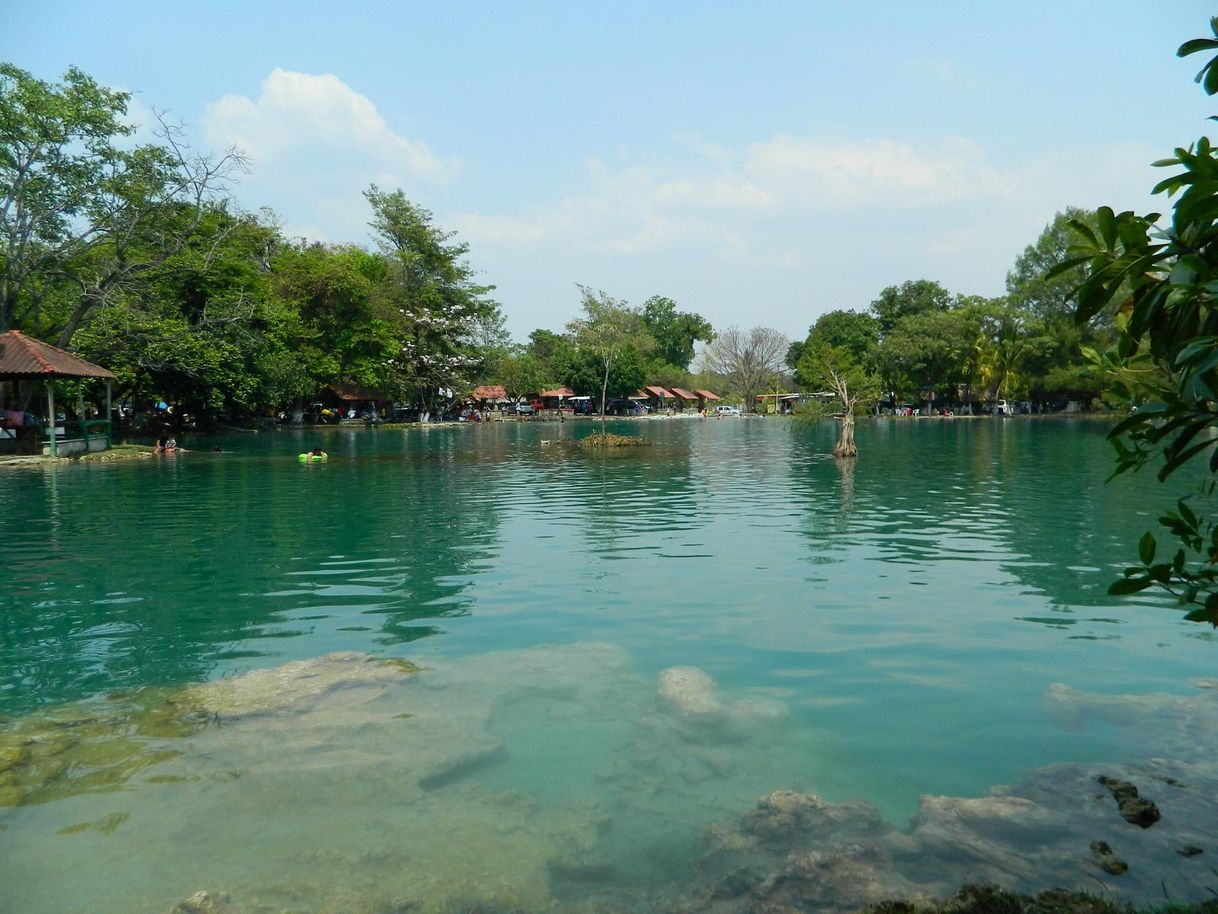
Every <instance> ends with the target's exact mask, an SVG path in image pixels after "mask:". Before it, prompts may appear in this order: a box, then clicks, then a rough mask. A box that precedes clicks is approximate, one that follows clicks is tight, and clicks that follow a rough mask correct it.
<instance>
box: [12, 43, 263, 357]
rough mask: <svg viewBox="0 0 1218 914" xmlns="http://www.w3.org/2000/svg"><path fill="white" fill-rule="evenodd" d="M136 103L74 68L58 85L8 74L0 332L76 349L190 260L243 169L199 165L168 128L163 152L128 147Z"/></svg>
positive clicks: (202, 160) (234, 164) (232, 164)
mask: <svg viewBox="0 0 1218 914" xmlns="http://www.w3.org/2000/svg"><path fill="white" fill-rule="evenodd" d="M129 100H130V96H129V94H128V93H125V92H116V91H113V90H110V89H107V88H105V87H103V86H100V85H98V83H97V82H96V81H95V80H93V79H92V78H90V77H89V76H87V75H85V74H84V73H82V72H81V71H80V70H77V69H75V68H72V69H69V70H68V72H67V73H66V74H65V75H64V78H63V81H62V82H61V83H58V84H52V83H47V82H43V81H41V80H38V79H35V78H34V77H33V76H31V75H30V74H29V73H27V72H26V71H24V70H21V69H19V68H18V67H15V66H12V65H11V64H0V245H2V246H3V251H2V256H0V331H4V330H7V329H10V328H12V327H23V328H26V329H29V330H31V331H32V332H34V333H35V334H38V335H40V336H49V337H54V338H55V340H56V342H58V343H59V345H61V346H67V345H69V344H70V343H71V340H72V337H73V335H74V334H75V333H76V331H77V330H78V329H80V327H81V326H82V325H83V324H84V323H85V322H86V321H87V320H89V319H90V318H91V317H92V315H93V314H94V313H95V312H96V311H97V310H98V309H99V308H101V307H103V306H105V305H107V304H110V303H112V302H113V301H115V300H116V299H118V298H120V297H121V296H122V295H123V294H125V292H126V291H127V290H128V289H129V287H130V285H131V284H132V282H133V281H135V280H136V279H137V278H138V277H139V276H140V275H141V274H142V273H145V272H147V271H148V270H150V269H153V268H154V267H156V266H157V265H159V264H161V263H163V262H164V261H165V260H166V259H167V258H169V257H171V256H173V255H174V254H176V253H177V252H179V251H180V250H182V248H183V247H184V246H185V245H186V244H187V243H188V241H189V239H190V238H192V237H193V236H194V235H195V232H196V230H197V229H198V227H199V224H200V221H201V220H202V219H203V217H204V215H205V214H206V212H207V210H208V206H209V204H210V203H212V202H213V201H214V200H215V199H216V198H217V195H218V193H219V192H220V191H221V190H223V187H224V184H225V181H226V179H227V178H228V177H229V176H230V175H231V174H232V172H233V171H234V169H238V168H241V167H243V165H244V162H243V160H242V159H241V157H240V156H239V155H237V154H236V153H234V152H230V153H229V154H227V155H225V156H223V157H221V158H219V159H213V158H211V157H208V156H203V155H197V154H195V153H194V152H192V151H191V150H190V148H189V147H188V146H187V145H186V144H185V142H184V141H183V139H182V134H181V132H180V131H179V130H177V129H175V128H174V127H173V126H172V125H170V124H168V123H166V122H164V121H159V122H158V130H157V132H158V139H159V140H160V142H158V143H147V144H142V145H136V146H134V147H129V146H128V145H127V144H125V143H124V142H123V141H124V140H125V139H126V138H127V137H129V136H130V135H131V134H132V133H133V132H134V128H133V127H132V126H131V125H130V124H128V123H127V122H126V120H125V117H126V114H127V105H128V102H129ZM48 303H54V304H56V305H57V306H58V307H57V308H55V309H54V312H53V313H48V312H47V310H46V309H44V305H46V304H48Z"/></svg>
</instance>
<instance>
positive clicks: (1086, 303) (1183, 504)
mask: <svg viewBox="0 0 1218 914" xmlns="http://www.w3.org/2000/svg"><path fill="white" fill-rule="evenodd" d="M1210 28H1211V30H1212V32H1213V34H1214V37H1213V38H1200V39H1196V40H1193V41H1188V42H1186V43H1185V44H1183V45H1181V46H1180V48H1179V50H1178V51H1177V54H1178V56H1180V57H1185V56H1188V55H1190V54H1194V53H1197V52H1199V51H1218V17H1215V18H1213V19H1211V20H1210ZM1197 81H1198V82H1199V83H1201V85H1202V86H1203V88H1204V89H1205V92H1206V93H1207V94H1208V95H1214V94H1215V93H1218V56H1215V57H1214V58H1212V59H1211V60H1210V61H1209V62H1208V63H1206V65H1205V66H1204V67H1202V69H1201V72H1200V73H1198V75H1197ZM1154 164H1155V166H1157V167H1160V168H1179V169H1180V170H1179V171H1177V172H1176V173H1174V174H1172V175H1171V176H1169V177H1167V178H1165V179H1164V180H1162V181H1160V182H1159V184H1158V185H1157V186H1156V187H1155V189H1154V193H1156V194H1159V193H1166V194H1167V195H1169V196H1176V195H1177V194H1178V195H1179V196H1178V197H1176V200H1175V203H1174V205H1173V207H1172V212H1171V220H1170V223H1169V224H1168V225H1167V226H1166V227H1165V228H1159V227H1157V223H1158V221H1159V218H1160V216H1159V214H1158V213H1149V214H1147V215H1144V216H1139V215H1136V214H1134V213H1133V212H1122V213H1114V212H1113V211H1112V209H1110V208H1108V207H1101V208H1100V209H1099V210H1098V211H1097V225H1096V228H1095V230H1092V229H1091V228H1090V227H1088V226H1087V225H1086V224H1084V223H1083V222H1081V221H1075V222H1074V223H1072V225H1073V227H1074V229H1075V231H1076V232H1077V234H1078V237H1079V238H1080V239H1081V241H1080V243H1079V244H1078V245H1076V247H1075V251H1076V256H1075V257H1073V258H1071V259H1070V260H1067V261H1066V262H1064V263H1062V264H1061V265H1059V266H1058V267H1057V268H1055V269H1054V270H1052V271H1050V273H1049V274H1048V275H1049V277H1053V276H1055V275H1058V274H1060V273H1063V272H1065V271H1067V270H1069V269H1070V268H1072V267H1076V266H1078V265H1079V264H1086V265H1087V267H1088V272H1087V278H1086V279H1085V280H1084V281H1083V282H1082V284H1081V285H1079V286H1078V288H1077V295H1078V306H1077V310H1076V314H1075V316H1076V318H1077V320H1078V321H1080V322H1085V321H1088V320H1090V319H1091V318H1092V317H1094V316H1095V315H1096V314H1097V313H1099V312H1100V311H1101V310H1102V309H1103V308H1104V307H1105V306H1106V305H1108V304H1109V303H1110V302H1112V301H1114V300H1115V301H1117V302H1119V303H1120V308H1121V311H1120V315H1119V318H1120V321H1121V334H1120V337H1119V339H1118V342H1117V345H1116V347H1115V349H1114V350H1110V351H1107V352H1104V353H1103V354H1099V353H1092V357H1093V359H1094V361H1095V362H1096V363H1097V364H1098V365H1100V366H1101V367H1102V368H1103V369H1105V370H1106V372H1107V373H1108V375H1109V376H1110V377H1111V378H1112V379H1113V393H1115V394H1116V395H1117V396H1120V397H1122V398H1125V399H1126V400H1127V401H1129V402H1132V403H1135V404H1136V403H1138V402H1139V401H1145V402H1144V405H1141V406H1138V407H1137V409H1136V410H1135V412H1134V413H1133V414H1132V415H1131V416H1129V418H1127V419H1125V420H1124V421H1123V422H1121V423H1119V424H1118V425H1117V426H1116V427H1115V428H1113V429H1112V431H1111V432H1110V433H1109V436H1108V437H1109V440H1110V441H1111V442H1112V445H1113V447H1114V448H1115V449H1116V453H1117V458H1116V470H1115V472H1114V474H1113V475H1114V476H1116V475H1120V474H1121V473H1125V472H1128V471H1130V470H1138V469H1140V468H1142V467H1144V466H1146V465H1147V464H1148V463H1151V462H1155V463H1159V470H1158V477H1159V480H1160V481H1163V480H1166V479H1167V478H1168V477H1169V476H1171V475H1172V474H1173V473H1175V472H1176V471H1177V470H1179V469H1180V468H1181V467H1184V466H1185V465H1186V464H1190V463H1192V462H1193V461H1195V460H1205V461H1206V462H1207V464H1208V467H1207V468H1208V472H1207V473H1205V474H1204V476H1203V479H1202V480H1201V482H1199V483H1198V485H1197V488H1196V490H1195V492H1194V493H1193V494H1192V495H1191V496H1189V497H1187V498H1184V499H1181V500H1180V501H1178V502H1177V504H1176V508H1175V510H1169V511H1167V512H1166V513H1165V514H1164V515H1163V516H1162V517H1161V518H1159V523H1160V524H1161V525H1162V526H1163V527H1164V528H1165V529H1166V530H1167V532H1168V533H1169V534H1170V535H1171V537H1172V538H1174V539H1175V540H1176V541H1177V543H1178V544H1179V546H1178V548H1177V549H1176V550H1175V552H1174V553H1173V554H1172V555H1170V556H1169V557H1164V556H1161V555H1160V550H1159V548H1158V542H1157V540H1156V539H1155V536H1154V535H1153V534H1152V533H1149V532H1147V533H1145V534H1144V535H1143V536H1142V539H1141V541H1140V542H1139V545H1138V557H1139V561H1140V564H1139V565H1138V566H1137V567H1133V568H1128V569H1126V571H1125V576H1124V577H1123V578H1122V579H1120V580H1118V581H1116V582H1115V583H1114V584H1112V586H1111V587H1110V588H1109V593H1110V594H1113V595H1124V594H1132V593H1137V592H1139V591H1142V590H1145V589H1147V588H1150V587H1160V588H1162V589H1164V590H1167V591H1168V592H1170V593H1172V594H1174V595H1175V596H1176V598H1177V599H1178V600H1179V602H1180V604H1181V605H1183V606H1187V607H1188V608H1189V611H1188V613H1187V615H1186V616H1185V618H1186V619H1189V620H1191V621H1195V622H1209V623H1210V624H1211V625H1213V626H1215V627H1218V524H1216V523H1215V521H1214V520H1213V519H1212V514H1211V511H1212V507H1211V506H1212V503H1213V496H1214V491H1215V473H1218V429H1216V428H1215V426H1218V408H1216V404H1215V401H1218V301H1216V298H1215V296H1216V295H1218V150H1215V148H1214V147H1213V146H1212V145H1211V143H1210V141H1209V140H1208V139H1206V138H1204V137H1202V138H1201V139H1199V140H1198V141H1197V142H1196V143H1194V144H1193V145H1192V146H1190V147H1188V148H1187V149H1184V148H1179V149H1176V151H1175V154H1174V155H1173V156H1172V157H1170V158H1167V159H1163V160H1161V161H1158V162H1155V163H1154Z"/></svg>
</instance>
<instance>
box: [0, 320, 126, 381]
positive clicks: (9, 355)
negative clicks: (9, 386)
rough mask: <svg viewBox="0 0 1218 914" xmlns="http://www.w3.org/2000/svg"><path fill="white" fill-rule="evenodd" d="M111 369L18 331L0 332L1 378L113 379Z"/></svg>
mask: <svg viewBox="0 0 1218 914" xmlns="http://www.w3.org/2000/svg"><path fill="white" fill-rule="evenodd" d="M113 377H114V374H113V372H110V371H107V370H106V369H104V368H102V367H101V366H100V365H94V364H93V363H92V362H86V361H85V360H84V359H78V358H77V357H76V356H74V355H72V354H71V353H70V352H64V351H63V350H62V349H56V348H55V347H54V346H52V345H50V344H49V343H44V342H42V341H41V340H33V339H30V338H29V337H28V336H26V335H25V334H24V333H22V332H21V331H20V330H10V331H8V333H0V378H22V379H28V378H113Z"/></svg>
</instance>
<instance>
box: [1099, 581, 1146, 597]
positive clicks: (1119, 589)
mask: <svg viewBox="0 0 1218 914" xmlns="http://www.w3.org/2000/svg"><path fill="white" fill-rule="evenodd" d="M1153 583H1154V581H1152V580H1151V579H1150V578H1122V579H1121V580H1119V581H1113V582H1112V584H1110V585H1109V587H1108V595H1109V596H1110V597H1127V596H1129V595H1130V594H1134V593H1138V592H1139V591H1142V590H1145V589H1146V588H1147V587H1150V586H1151V585H1152V584H1153Z"/></svg>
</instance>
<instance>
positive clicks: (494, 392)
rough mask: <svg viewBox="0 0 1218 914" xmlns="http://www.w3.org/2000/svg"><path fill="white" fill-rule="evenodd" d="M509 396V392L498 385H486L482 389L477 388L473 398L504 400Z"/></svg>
mask: <svg viewBox="0 0 1218 914" xmlns="http://www.w3.org/2000/svg"><path fill="white" fill-rule="evenodd" d="M506 396H507V391H506V390H504V389H503V388H502V387H500V386H499V385H498V384H486V385H484V386H482V387H475V388H474V393H473V397H474V399H475V400H502V399H503V398H504V397H506Z"/></svg>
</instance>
